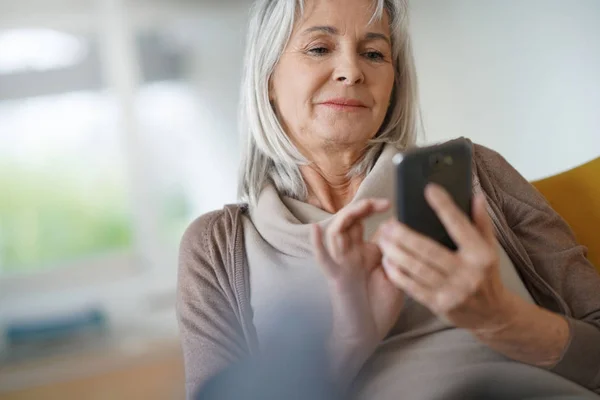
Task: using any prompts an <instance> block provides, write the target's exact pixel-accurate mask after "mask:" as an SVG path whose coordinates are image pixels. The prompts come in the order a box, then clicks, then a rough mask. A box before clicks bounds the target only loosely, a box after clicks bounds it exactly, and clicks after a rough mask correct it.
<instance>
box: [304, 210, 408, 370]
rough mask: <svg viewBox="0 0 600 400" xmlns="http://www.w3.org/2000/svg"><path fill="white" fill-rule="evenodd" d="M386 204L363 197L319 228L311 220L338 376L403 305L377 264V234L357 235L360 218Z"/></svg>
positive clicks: (353, 366)
mask: <svg viewBox="0 0 600 400" xmlns="http://www.w3.org/2000/svg"><path fill="white" fill-rule="evenodd" d="M389 207H390V203H389V201H388V200H385V199H365V200H361V201H358V202H356V203H353V204H350V205H348V206H346V207H344V208H343V209H342V210H340V211H339V212H338V213H337V215H336V216H335V217H334V219H333V221H332V222H331V224H330V225H329V226H328V227H327V229H326V230H325V232H323V230H322V229H321V228H320V227H319V226H318V225H316V224H315V225H313V232H312V233H313V234H312V239H313V247H314V252H315V256H316V259H317V262H318V263H319V265H320V266H321V268H322V270H323V273H324V274H325V277H326V279H327V284H328V287H329V292H330V299H331V305H332V311H333V326H332V331H331V336H330V343H329V344H330V350H331V352H332V357H333V360H332V361H333V367H334V374H335V375H336V376H337V377H338V378H346V379H352V378H353V377H354V375H355V374H356V373H357V372H358V370H359V369H360V368H361V367H362V364H363V363H364V362H365V361H366V359H367V358H368V357H369V356H370V355H371V354H372V353H373V351H374V350H375V348H376V347H377V345H378V344H379V343H380V342H381V341H382V340H383V339H384V338H385V336H386V335H387V334H388V332H389V331H390V329H391V328H392V326H393V325H394V323H395V322H396V320H397V319H398V316H399V315H400V311H401V310H402V306H403V305H404V293H403V292H402V291H400V290H399V289H398V288H397V287H396V286H395V285H394V284H393V283H392V282H390V281H389V280H388V278H387V275H386V273H385V271H384V269H383V267H382V254H381V251H380V249H379V247H378V246H377V244H376V237H377V236H378V233H376V234H375V237H374V238H372V240H371V241H365V240H364V238H363V236H364V223H363V220H364V219H365V218H367V217H369V216H371V215H373V214H375V213H380V212H384V211H386V210H387V209H388V208H389ZM342 369H343V371H342Z"/></svg>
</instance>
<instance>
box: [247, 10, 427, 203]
mask: <svg viewBox="0 0 600 400" xmlns="http://www.w3.org/2000/svg"><path fill="white" fill-rule="evenodd" d="M407 1H408V0H373V2H374V6H375V7H374V13H373V17H372V19H371V22H373V21H375V20H378V19H381V18H383V15H384V12H387V14H388V16H389V20H390V30H391V33H392V38H391V41H392V57H393V65H394V69H395V71H394V72H395V79H394V88H393V91H392V98H391V102H390V106H389V108H388V111H387V114H386V117H385V119H384V121H383V124H382V126H381V128H380V129H379V131H378V133H377V134H376V135H375V138H374V139H372V140H371V141H370V142H369V144H368V148H367V151H366V153H365V156H364V157H363V158H362V159H361V161H360V162H359V163H357V164H356V165H355V166H354V168H353V169H352V171H350V174H351V175H352V176H357V175H361V174H366V173H367V172H368V171H369V169H370V168H371V167H372V166H373V164H374V163H375V160H376V159H377V157H378V154H379V153H380V150H381V148H382V146H383V145H384V144H385V143H391V144H393V145H395V146H396V147H398V149H399V150H403V149H406V148H408V147H410V146H412V145H414V143H415V140H416V135H417V129H418V123H419V122H421V115H420V110H419V105H418V97H417V96H418V93H417V79H416V73H415V66H414V60H413V54H412V47H411V43H410V37H409V33H408V4H407ZM303 12H304V0H257V1H256V2H255V3H254V5H253V7H252V11H251V18H250V25H249V32H248V37H247V44H246V55H245V64H244V69H245V71H244V76H243V81H242V92H241V102H240V120H239V123H240V129H241V133H242V137H243V140H244V143H243V144H242V146H244V147H243V149H242V162H241V165H240V175H239V186H238V194H239V196H240V197H241V199H242V200H243V201H247V202H248V203H249V204H250V207H252V206H254V205H256V203H257V201H258V196H259V195H260V192H261V191H262V189H263V188H264V186H265V185H266V184H267V183H269V182H271V183H272V184H273V185H274V186H275V188H276V189H277V191H278V192H279V193H281V194H283V195H286V196H290V197H293V198H296V199H299V200H304V199H305V198H306V195H307V188H306V184H305V183H304V180H303V179H302V176H301V174H300V166H301V165H306V164H308V161H307V160H306V158H305V157H304V156H303V155H302V154H300V152H299V151H298V149H297V148H296V147H295V146H294V145H293V143H292V142H291V140H290V138H289V137H288V135H287V134H286V133H285V131H284V130H283V128H282V126H281V124H280V121H279V120H278V119H277V117H276V115H275V112H274V110H273V107H272V106H271V104H270V102H269V81H270V79H271V75H272V73H273V71H274V69H275V67H276V65H277V63H278V61H279V58H280V56H281V54H282V53H283V51H284V50H285V47H286V46H287V43H288V41H289V39H290V36H291V34H292V30H293V28H294V24H295V22H296V21H297V19H298V18H301V16H302V15H303Z"/></svg>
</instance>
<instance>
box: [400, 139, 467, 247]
mask: <svg viewBox="0 0 600 400" xmlns="http://www.w3.org/2000/svg"><path fill="white" fill-rule="evenodd" d="M471 159H472V149H471V144H470V143H469V142H468V141H467V140H466V139H463V138H461V139H456V140H452V141H449V142H446V143H443V144H439V145H434V146H428V147H419V148H414V149H410V150H408V151H406V152H403V153H398V154H396V155H395V156H394V158H393V161H394V164H395V168H396V212H397V218H398V221H400V222H402V223H404V224H406V225H407V226H409V227H410V228H412V229H414V230H415V231H417V232H420V233H422V234H423V235H426V236H428V237H430V238H432V239H434V240H436V241H438V242H439V243H441V244H443V245H444V246H446V247H448V248H449V249H452V250H456V249H457V246H456V244H455V243H454V241H453V240H452V238H451V237H450V236H449V235H448V232H447V231H446V228H444V225H443V224H442V223H441V221H440V220H439V218H438V217H437V215H436V213H435V212H434V211H433V209H432V208H431V207H430V206H429V203H427V200H425V193H424V191H425V186H427V184H428V183H430V182H433V183H437V184H438V185H440V186H442V187H443V188H445V189H446V191H448V193H449V194H450V196H451V197H452V199H453V200H454V202H455V203H456V205H457V206H458V208H459V209H460V210H462V211H463V212H464V213H465V214H466V215H467V216H468V218H469V219H471V199H472V197H473V194H472V176H471V169H472V167H471Z"/></svg>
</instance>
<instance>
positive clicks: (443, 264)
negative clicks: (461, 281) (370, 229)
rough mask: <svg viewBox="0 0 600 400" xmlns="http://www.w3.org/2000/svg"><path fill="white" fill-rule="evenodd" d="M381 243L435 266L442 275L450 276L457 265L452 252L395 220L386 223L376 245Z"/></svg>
mask: <svg viewBox="0 0 600 400" xmlns="http://www.w3.org/2000/svg"><path fill="white" fill-rule="evenodd" d="M383 241H388V242H391V243H393V244H394V245H396V246H398V247H401V248H403V249H406V250H407V251H408V252H410V254H413V255H414V256H415V257H417V258H419V259H420V260H422V261H423V262H426V263H429V264H432V265H433V266H435V267H436V268H437V269H438V270H439V271H440V272H441V273H443V274H444V275H449V274H451V273H452V272H453V271H454V270H455V269H456V266H457V265H458V262H457V258H456V254H455V253H454V252H452V251H450V250H449V249H447V248H446V247H444V246H443V245H441V244H439V243H438V242H436V241H435V240H433V239H431V238H429V237H427V236H425V235H423V234H421V233H419V232H416V231H414V230H413V229H411V228H409V227H408V226H406V225H405V224H403V223H401V222H398V221H395V220H392V221H389V222H387V223H386V226H385V227H384V229H383V232H382V234H381V236H380V237H379V240H378V242H377V243H378V244H379V245H380V246H381V245H382V243H383Z"/></svg>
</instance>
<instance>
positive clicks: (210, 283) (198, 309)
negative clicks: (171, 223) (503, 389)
mask: <svg viewBox="0 0 600 400" xmlns="http://www.w3.org/2000/svg"><path fill="white" fill-rule="evenodd" d="M473 175H474V185H473V189H474V192H479V191H483V192H484V193H485V195H486V198H487V200H488V204H489V210H488V211H489V213H490V216H491V217H492V220H493V222H494V226H495V229H496V235H497V237H498V240H499V242H500V244H501V245H502V247H503V248H504V249H505V250H506V252H507V253H508V255H509V256H510V258H511V260H512V261H513V263H514V265H515V267H516V269H517V271H518V272H519V274H520V276H521V278H522V279H523V282H524V283H525V285H526V287H527V289H528V290H529V292H530V293H531V295H532V297H533V298H534V300H535V301H536V303H537V304H538V305H540V306H541V307H544V308H546V309H549V310H551V311H554V312H557V313H560V314H562V315H565V316H566V317H567V320H568V322H569V324H570V331H571V337H570V340H569V344H568V346H567V348H566V349H565V352H564V354H563V355H562V357H561V359H560V361H559V362H558V363H557V364H556V365H555V366H554V367H553V368H551V371H553V372H555V373H557V374H559V375H562V376H563V377H565V378H567V379H570V380H572V381H574V382H576V383H578V384H580V385H582V386H584V387H587V388H589V389H591V390H593V391H595V392H597V393H599V394H600V275H598V274H597V272H596V270H595V269H594V267H593V266H592V265H591V263H590V262H589V261H588V260H587V259H586V249H585V248H584V247H583V246H581V245H579V244H577V242H576V241H575V238H574V236H573V233H572V232H571V230H570V228H569V227H568V225H567V224H566V223H565V222H564V220H562V218H561V217H560V216H558V214H556V213H555V212H554V211H553V210H552V208H551V207H550V206H549V204H548V203H547V202H546V201H545V199H544V198H543V196H542V195H541V194H540V193H539V192H537V191H536V190H535V189H534V188H533V187H532V186H531V185H530V184H529V183H528V182H527V181H526V180H525V179H524V178H523V177H522V176H521V175H519V173H518V172H517V171H516V170H515V169H514V168H513V167H512V166H511V165H510V164H509V163H508V162H507V161H506V160H505V159H504V158H502V157H501V156H500V155H499V154H497V153H495V152H494V151H492V150H490V149H487V148H485V147H483V146H479V145H476V144H475V145H473ZM246 211H247V209H246V207H245V206H244V205H231V206H226V207H225V208H224V209H223V210H220V211H214V212H211V213H208V214H205V215H203V216H201V217H200V218H198V219H197V220H196V221H194V222H193V223H192V224H191V225H190V227H189V228H188V229H187V231H186V233H185V234H184V236H183V239H182V242H181V248H180V260H179V283H178V296H177V312H178V318H179V324H180V330H181V338H182V346H183V352H184V359H185V371H186V382H187V389H188V393H192V392H193V391H194V390H195V389H197V388H198V387H199V386H201V385H202V384H203V383H204V382H206V380H207V379H209V378H210V377H211V376H213V375H214V374H216V373H217V372H219V371H220V370H222V369H223V368H225V367H226V366H227V365H229V364H231V363H233V362H235V361H236V360H239V359H241V358H242V357H244V356H247V355H249V354H255V353H256V352H257V349H258V346H257V339H256V331H255V329H254V326H253V324H252V308H251V306H250V287H249V286H250V284H249V271H248V266H247V263H246V258H245V255H246V253H245V249H244V237H243V234H244V233H243V229H242V218H241V217H242V215H243V213H245V212H246Z"/></svg>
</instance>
